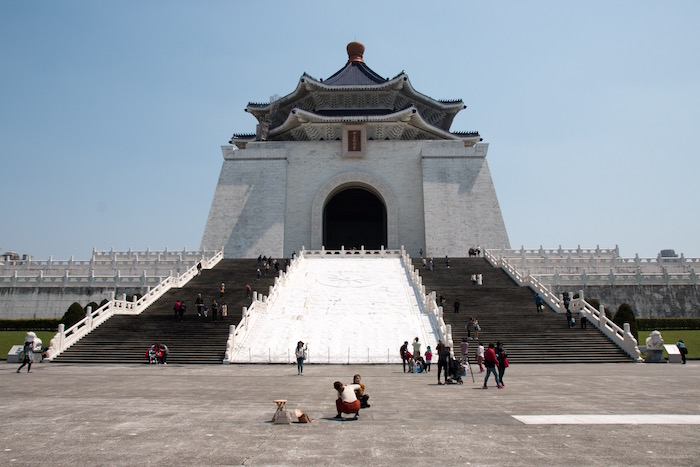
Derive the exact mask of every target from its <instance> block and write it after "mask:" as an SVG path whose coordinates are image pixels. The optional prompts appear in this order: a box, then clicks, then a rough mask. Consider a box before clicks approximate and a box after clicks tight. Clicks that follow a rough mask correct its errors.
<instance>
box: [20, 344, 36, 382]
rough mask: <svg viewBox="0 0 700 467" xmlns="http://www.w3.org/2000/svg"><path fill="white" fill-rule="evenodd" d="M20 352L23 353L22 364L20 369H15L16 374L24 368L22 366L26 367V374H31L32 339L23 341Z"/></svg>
mask: <svg viewBox="0 0 700 467" xmlns="http://www.w3.org/2000/svg"><path fill="white" fill-rule="evenodd" d="M30 339H31V338H30ZM22 352H24V358H22V364H21V365H20V367H19V368H17V373H19V372H20V370H21V369H22V368H24V365H27V373H31V371H32V359H33V358H34V339H32V340H29V341H28V340H25V341H24V348H23V349H22Z"/></svg>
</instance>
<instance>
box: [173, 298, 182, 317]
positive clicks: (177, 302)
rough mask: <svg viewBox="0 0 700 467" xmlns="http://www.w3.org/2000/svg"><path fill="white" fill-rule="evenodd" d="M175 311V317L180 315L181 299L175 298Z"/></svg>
mask: <svg viewBox="0 0 700 467" xmlns="http://www.w3.org/2000/svg"><path fill="white" fill-rule="evenodd" d="M173 312H174V313H175V319H177V317H178V316H179V315H180V299H177V300H175V305H173Z"/></svg>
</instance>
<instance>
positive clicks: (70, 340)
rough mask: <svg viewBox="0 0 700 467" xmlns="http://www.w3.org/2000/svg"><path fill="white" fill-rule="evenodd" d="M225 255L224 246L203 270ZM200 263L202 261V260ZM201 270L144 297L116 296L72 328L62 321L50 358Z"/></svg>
mask: <svg viewBox="0 0 700 467" xmlns="http://www.w3.org/2000/svg"><path fill="white" fill-rule="evenodd" d="M223 257H224V250H223V248H222V249H221V250H220V251H219V252H217V253H215V254H214V255H212V256H211V257H209V258H206V259H203V260H202V261H201V263H202V268H203V269H211V268H213V267H214V266H215V265H216V264H217V263H218V262H219V261H221V260H222V259H223ZM198 263H199V261H198ZM198 273H199V271H198V269H197V265H196V264H195V265H193V266H192V267H191V268H189V269H188V270H187V271H185V273H184V274H178V275H177V276H170V277H167V278H166V279H165V280H163V281H162V282H160V283H159V284H157V285H156V286H155V287H153V288H152V289H150V290H149V291H148V292H147V293H146V294H145V295H144V296H143V297H141V298H140V299H138V300H136V299H134V300H133V301H127V300H126V294H123V295H122V297H121V299H116V298H114V293H112V299H111V300H110V301H109V302H107V303H105V304H104V305H103V306H101V307H99V308H98V309H96V310H92V309H91V308H90V307H88V308H87V310H86V315H85V318H83V319H82V320H81V321H79V322H77V323H76V324H74V325H73V326H71V327H70V328H68V329H65V328H64V326H63V325H62V324H60V325H59V326H58V333H57V334H56V335H55V336H54V337H53V339H51V343H50V344H49V349H48V351H47V358H48V360H49V361H51V360H53V359H54V358H56V357H57V356H59V355H60V354H61V353H62V352H63V351H65V350H66V349H68V348H69V347H70V346H72V345H73V344H75V343H76V342H78V341H79V340H80V339H82V338H83V337H85V336H86V335H87V334H89V333H90V332H91V331H92V330H94V329H95V328H97V327H98V326H99V325H100V324H102V323H104V322H105V321H107V320H108V319H109V318H111V317H112V316H113V315H138V314H140V313H142V312H143V311H144V310H145V309H146V308H148V307H149V306H150V305H151V304H152V303H153V302H155V301H156V300H158V299H159V298H160V297H161V296H162V295H163V294H165V293H166V292H167V291H168V290H170V289H172V288H180V287H183V286H184V285H185V284H187V283H188V282H189V281H190V279H192V278H193V277H195V276H196V275H197V274H198Z"/></svg>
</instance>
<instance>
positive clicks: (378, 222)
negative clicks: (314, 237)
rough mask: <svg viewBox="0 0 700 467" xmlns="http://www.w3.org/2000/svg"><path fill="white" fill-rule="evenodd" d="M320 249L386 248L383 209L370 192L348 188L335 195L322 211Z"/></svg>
mask: <svg viewBox="0 0 700 467" xmlns="http://www.w3.org/2000/svg"><path fill="white" fill-rule="evenodd" d="M323 245H324V246H325V247H326V249H328V250H339V249H340V247H341V246H343V245H344V246H345V249H346V250H349V249H352V248H353V247H354V248H357V249H358V250H359V249H360V247H361V246H362V245H364V247H365V249H367V250H379V249H380V248H381V246H382V245H384V246H386V207H385V206H384V203H383V202H382V201H381V200H380V199H379V198H378V197H377V196H376V195H375V194H373V193H372V192H370V191H367V190H364V189H362V188H348V189H345V190H342V191H340V192H338V193H336V194H335V195H334V196H333V197H332V198H331V199H330V200H329V201H328V203H326V207H325V208H323Z"/></svg>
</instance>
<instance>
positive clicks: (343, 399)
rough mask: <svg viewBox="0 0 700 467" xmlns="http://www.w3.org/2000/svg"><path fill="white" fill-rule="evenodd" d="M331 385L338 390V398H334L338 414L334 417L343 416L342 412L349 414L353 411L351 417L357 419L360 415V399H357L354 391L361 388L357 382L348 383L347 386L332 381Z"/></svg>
mask: <svg viewBox="0 0 700 467" xmlns="http://www.w3.org/2000/svg"><path fill="white" fill-rule="evenodd" d="M333 387H334V388H335V390H336V391H338V398H337V399H336V400H335V407H336V409H337V410H338V414H337V415H336V416H335V418H343V415H342V414H344V413H347V414H351V413H354V414H355V416H354V417H353V419H355V420H357V419H358V418H359V417H360V405H361V404H360V401H359V400H357V396H356V395H355V391H356V390H357V389H361V387H360V385H359V384H348V385H347V386H346V385H344V384H343V383H341V382H340V381H336V382H335V383H333Z"/></svg>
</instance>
